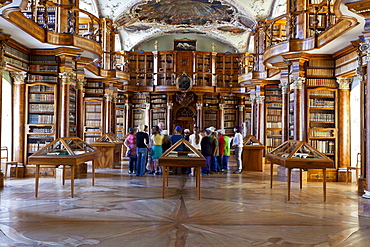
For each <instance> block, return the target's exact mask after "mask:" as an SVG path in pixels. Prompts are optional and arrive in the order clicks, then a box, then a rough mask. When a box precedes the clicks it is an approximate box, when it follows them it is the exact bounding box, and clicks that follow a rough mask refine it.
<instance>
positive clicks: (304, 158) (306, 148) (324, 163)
mask: <svg viewBox="0 0 370 247" xmlns="http://www.w3.org/2000/svg"><path fill="white" fill-rule="evenodd" d="M266 159H267V160H268V161H270V163H271V165H270V175H271V181H270V188H272V181H273V165H274V164H277V165H279V166H282V167H285V168H287V169H288V201H289V200H290V180H291V172H292V169H293V168H299V169H300V188H301V189H302V169H304V170H308V169H322V172H323V174H324V176H323V191H324V201H326V169H327V168H334V162H333V161H332V160H331V159H330V158H328V157H327V156H325V155H324V154H322V153H320V152H319V151H318V150H317V149H315V148H313V147H312V146H310V145H309V144H308V143H307V142H301V141H286V142H284V143H283V144H281V145H280V146H279V147H277V148H275V149H274V150H272V151H271V152H270V153H268V154H266Z"/></svg>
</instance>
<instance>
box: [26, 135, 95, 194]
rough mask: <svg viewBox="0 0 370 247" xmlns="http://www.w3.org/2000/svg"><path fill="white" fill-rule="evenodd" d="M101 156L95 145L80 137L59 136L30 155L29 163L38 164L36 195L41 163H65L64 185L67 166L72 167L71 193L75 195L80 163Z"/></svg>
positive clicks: (48, 164)
mask: <svg viewBox="0 0 370 247" xmlns="http://www.w3.org/2000/svg"><path fill="white" fill-rule="evenodd" d="M98 157H99V152H98V151H97V150H95V149H94V147H93V146H91V145H90V144H88V143H86V142H84V141H83V140H82V139H81V138H79V137H64V138H59V139H56V140H54V141H53V142H51V143H50V144H48V145H46V146H45V147H44V148H42V149H41V150H39V151H37V152H36V153H34V154H33V155H31V156H30V157H29V164H33V165H36V174H35V179H36V184H35V186H36V189H35V196H36V197H37V196H38V183H39V173H40V166H41V165H46V166H50V165H55V166H60V165H63V176H62V178H63V185H64V184H65V167H66V166H67V165H69V166H70V167H71V195H72V198H73V196H74V173H75V167H76V166H77V165H78V164H81V163H84V162H86V161H91V160H94V159H96V158H98ZM92 173H93V176H92V184H93V185H94V178H95V170H94V166H93V169H92Z"/></svg>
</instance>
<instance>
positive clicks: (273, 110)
mask: <svg viewBox="0 0 370 247" xmlns="http://www.w3.org/2000/svg"><path fill="white" fill-rule="evenodd" d="M282 112H283V110H282V109H276V108H267V115H278V116H281V114H282Z"/></svg>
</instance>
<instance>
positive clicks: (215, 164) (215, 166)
mask: <svg viewBox="0 0 370 247" xmlns="http://www.w3.org/2000/svg"><path fill="white" fill-rule="evenodd" d="M209 137H210V138H212V140H213V143H214V148H213V155H212V161H211V171H212V172H214V173H218V172H219V171H221V167H220V164H219V163H218V156H219V155H220V150H219V147H218V146H219V145H218V136H217V132H216V131H213V132H212V133H211V135H210V136H209Z"/></svg>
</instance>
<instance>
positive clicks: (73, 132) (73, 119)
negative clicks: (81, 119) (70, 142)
mask: <svg viewBox="0 0 370 247" xmlns="http://www.w3.org/2000/svg"><path fill="white" fill-rule="evenodd" d="M69 136H70V137H75V136H77V115H76V88H75V87H70V89H69Z"/></svg>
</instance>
